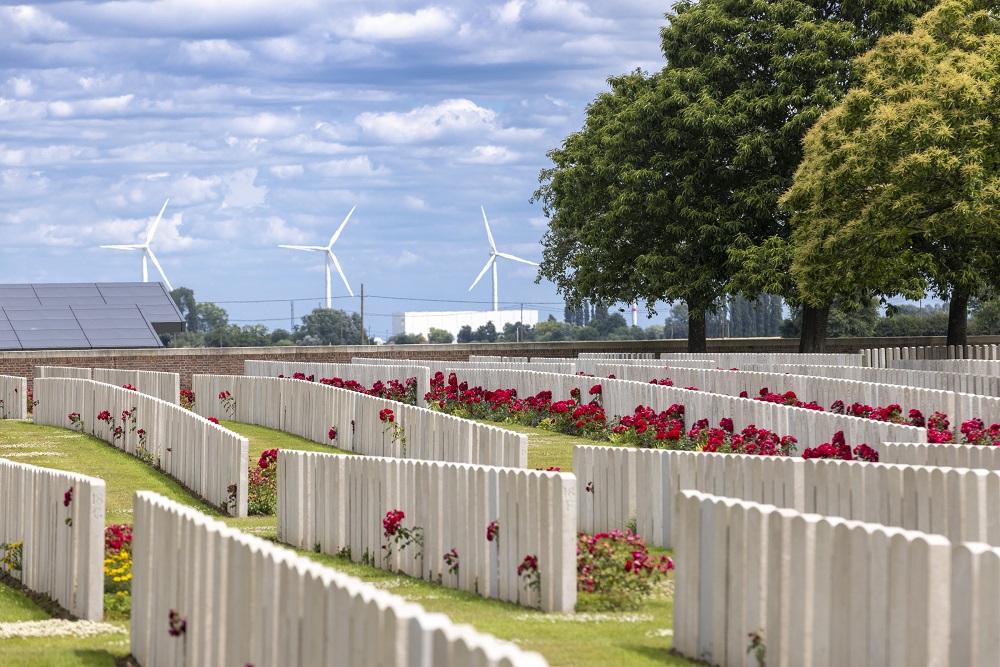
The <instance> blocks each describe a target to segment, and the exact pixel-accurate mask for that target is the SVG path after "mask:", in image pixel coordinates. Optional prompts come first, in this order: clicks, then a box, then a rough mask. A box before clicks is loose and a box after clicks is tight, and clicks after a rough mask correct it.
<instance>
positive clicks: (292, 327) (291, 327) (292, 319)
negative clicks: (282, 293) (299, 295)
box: [288, 299, 295, 333]
mask: <svg viewBox="0 0 1000 667" xmlns="http://www.w3.org/2000/svg"><path fill="white" fill-rule="evenodd" d="M288 305H289V306H291V307H292V315H291V317H290V318H289V320H288V333H295V299H289V300H288Z"/></svg>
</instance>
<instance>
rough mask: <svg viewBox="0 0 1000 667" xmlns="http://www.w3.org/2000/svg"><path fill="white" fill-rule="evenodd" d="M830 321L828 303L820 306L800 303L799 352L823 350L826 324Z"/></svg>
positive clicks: (824, 348)
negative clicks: (800, 328) (800, 332)
mask: <svg viewBox="0 0 1000 667" xmlns="http://www.w3.org/2000/svg"><path fill="white" fill-rule="evenodd" d="M829 321H830V305H829V304H827V305H825V306H821V307H814V306H810V305H809V304H808V303H804V304H802V334H801V335H800V337H799V352H825V351H826V326H827V323H828V322H829Z"/></svg>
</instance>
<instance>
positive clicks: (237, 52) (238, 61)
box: [180, 39, 250, 67]
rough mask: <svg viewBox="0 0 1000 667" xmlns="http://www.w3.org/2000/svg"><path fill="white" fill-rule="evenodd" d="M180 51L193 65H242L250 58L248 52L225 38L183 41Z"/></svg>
mask: <svg viewBox="0 0 1000 667" xmlns="http://www.w3.org/2000/svg"><path fill="white" fill-rule="evenodd" d="M180 48H181V53H183V54H184V57H185V58H186V59H187V60H188V62H190V63H192V64H194V65H211V66H213V67H217V66H218V65H220V64H223V65H243V64H246V63H247V62H248V61H249V60H250V52H249V51H247V50H246V49H244V48H243V47H241V46H239V45H237V44H233V43H232V42H230V41H229V40H226V39H206V40H202V41H198V42H184V43H183V44H181V47H180Z"/></svg>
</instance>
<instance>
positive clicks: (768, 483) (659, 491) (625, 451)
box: [573, 443, 1000, 548]
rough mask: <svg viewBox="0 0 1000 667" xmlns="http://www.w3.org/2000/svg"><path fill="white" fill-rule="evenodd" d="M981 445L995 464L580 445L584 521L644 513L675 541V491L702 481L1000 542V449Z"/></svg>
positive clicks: (777, 501)
mask: <svg viewBox="0 0 1000 667" xmlns="http://www.w3.org/2000/svg"><path fill="white" fill-rule="evenodd" d="M883 447H884V448H887V449H889V450H893V449H897V448H899V449H900V452H906V451H910V452H914V453H918V450H919V448H921V446H920V445H897V444H895V443H890V444H885V445H883ZM904 447H905V448H907V449H904ZM922 448H931V449H934V448H936V449H939V450H942V454H943V456H942V459H943V458H944V456H946V455H944V452H943V450H944V449H946V448H950V449H952V450H955V449H959V448H960V446H957V445H923V446H922ZM981 449H986V450H989V452H990V454H991V456H990V457H989V458H990V460H988V461H986V460H984V461H982V462H983V463H987V464H989V466H990V469H984V468H979V469H969V468H954V467H939V466H920V465H913V462H910V461H906V462H901V463H897V464H889V463H866V462H861V461H840V460H831V459H815V460H807V459H802V458H791V457H775V456H749V455H737V454H714V453H707V452H681V451H669V450H650V449H630V448H622V447H595V446H579V447H575V448H574V449H573V470H574V472H575V474H576V478H577V487H578V488H577V493H578V495H579V498H580V500H579V514H578V516H579V519H578V524H577V525H578V529H579V530H581V531H584V532H587V533H591V534H593V533H596V532H600V531H608V530H613V529H615V528H621V527H622V526H623V525H626V523H627V522H628V521H629V520H630V519H634V520H635V522H636V527H637V531H638V532H639V534H640V535H643V536H645V537H646V538H647V540H649V542H650V543H651V544H656V545H658V546H662V547H666V548H670V547H671V546H673V545H674V544H675V540H676V534H675V531H674V523H673V522H674V518H673V509H674V508H673V506H672V504H673V502H674V498H675V494H676V493H677V491H679V490H682V489H696V490H698V491H704V492H706V493H715V494H718V495H722V496H730V497H734V498H743V499H746V500H753V501H756V502H762V503H769V504H773V505H777V506H779V507H787V508H789V509H794V510H798V511H801V512H816V513H819V514H824V515H834V516H840V517H844V518H848V519H857V520H862V521H870V522H872V523H879V524H884V525H888V526H899V527H901V528H907V529H913V530H924V531H927V532H933V533H939V534H941V535H944V536H946V537H948V538H950V539H955V540H959V541H980V542H986V543H989V544H993V545H997V546H1000V515H997V513H996V512H993V511H992V509H993V508H995V507H998V506H1000V472H998V470H1000V449H997V448H992V447H990V448H981ZM887 458H889V457H887ZM891 458H895V459H897V460H899V459H902V458H903V456H902V455H900V454H899V453H896V455H895V456H894V457H891Z"/></svg>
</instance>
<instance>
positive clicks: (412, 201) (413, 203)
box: [403, 195, 430, 211]
mask: <svg viewBox="0 0 1000 667" xmlns="http://www.w3.org/2000/svg"><path fill="white" fill-rule="evenodd" d="M403 205H404V206H406V208H408V209H410V210H411V211H428V210H430V207H429V206H428V205H427V202H426V201H424V200H423V199H422V198H420V197H414V196H413V195H406V196H405V197H403Z"/></svg>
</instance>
